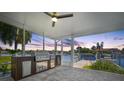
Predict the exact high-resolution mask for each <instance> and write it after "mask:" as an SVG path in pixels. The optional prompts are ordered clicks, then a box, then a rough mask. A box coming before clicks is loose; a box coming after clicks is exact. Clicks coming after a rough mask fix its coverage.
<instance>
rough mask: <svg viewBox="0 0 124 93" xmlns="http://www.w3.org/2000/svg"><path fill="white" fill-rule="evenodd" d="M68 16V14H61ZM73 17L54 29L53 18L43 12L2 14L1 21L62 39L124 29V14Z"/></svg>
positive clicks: (58, 23)
mask: <svg viewBox="0 0 124 93" xmlns="http://www.w3.org/2000/svg"><path fill="white" fill-rule="evenodd" d="M59 14H68V13H64V12H63V13H59ZM73 15H74V16H73V17H70V18H64V19H59V20H58V22H57V23H56V25H55V27H52V26H51V25H52V21H51V18H50V17H49V16H48V15H46V14H44V13H43V12H28V13H26V12H25V13H23V12H9V13H6V12H4V13H3V12H1V13H0V21H3V22H6V23H8V24H11V25H15V26H17V27H20V28H23V25H24V24H25V25H24V26H25V29H26V30H29V31H31V32H35V33H38V34H40V35H43V33H44V34H45V36H48V37H49V38H53V39H61V38H67V37H71V36H74V37H78V36H83V35H91V34H99V33H104V32H110V31H116V30H120V29H124V13H122V12H121V13H119V12H96V13H95V12H74V13H73Z"/></svg>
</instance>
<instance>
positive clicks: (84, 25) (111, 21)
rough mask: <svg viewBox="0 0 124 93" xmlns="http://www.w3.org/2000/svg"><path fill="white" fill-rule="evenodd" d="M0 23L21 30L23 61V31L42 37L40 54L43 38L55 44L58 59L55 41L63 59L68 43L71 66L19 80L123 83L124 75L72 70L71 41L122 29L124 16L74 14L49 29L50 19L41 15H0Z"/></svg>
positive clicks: (122, 14)
mask: <svg viewBox="0 0 124 93" xmlns="http://www.w3.org/2000/svg"><path fill="white" fill-rule="evenodd" d="M58 14H59V15H64V14H68V13H65V12H62V13H58ZM0 21H2V22H5V23H7V24H11V25H14V26H16V27H18V28H22V29H23V43H22V51H23V54H22V56H23V57H26V55H25V31H26V30H28V31H31V32H35V33H37V34H39V35H42V36H43V51H45V42H44V41H45V37H49V38H51V39H53V40H55V55H57V54H56V52H57V41H61V56H62V55H63V43H62V42H63V39H66V38H70V39H71V62H70V64H69V65H68V66H58V67H56V68H53V69H51V70H48V71H45V72H42V73H39V74H36V75H33V76H30V77H27V78H25V79H22V80H28V81H30V80H38V81H39V80H124V75H119V74H113V73H109V72H102V71H93V70H82V69H78V68H73V63H74V55H75V53H74V38H75V37H79V36H86V35H92V34H99V33H105V32H111V31H116V30H121V29H124V13H119V12H118V13H114V12H113V13H112V12H111V13H105V12H103V13H95V12H93V13H92V12H89V13H87V12H82V13H81V12H74V13H73V17H70V18H64V19H60V20H58V21H57V22H56V25H55V27H52V26H51V22H52V21H51V18H50V17H49V16H47V15H46V14H45V13H43V12H41V13H37V12H36V13H35V12H34V13H33V12H32V13H30V12H28V13H26V12H25V13H23V12H20V13H16V12H11V13H2V12H1V13H0ZM61 61H62V60H61ZM61 65H62V64H61Z"/></svg>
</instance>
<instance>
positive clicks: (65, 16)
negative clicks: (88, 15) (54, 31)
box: [44, 12, 73, 27]
mask: <svg viewBox="0 0 124 93" xmlns="http://www.w3.org/2000/svg"><path fill="white" fill-rule="evenodd" d="M44 13H45V14H47V15H48V16H50V17H51V18H52V27H54V26H55V23H56V22H57V20H58V19H62V18H67V17H73V14H64V15H58V13H57V12H53V13H49V12H44Z"/></svg>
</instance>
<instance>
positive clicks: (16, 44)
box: [15, 40, 18, 50]
mask: <svg viewBox="0 0 124 93" xmlns="http://www.w3.org/2000/svg"><path fill="white" fill-rule="evenodd" d="M17 47H18V43H17V41H16V40H15V50H17Z"/></svg>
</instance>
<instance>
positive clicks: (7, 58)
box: [0, 56, 11, 70]
mask: <svg viewBox="0 0 124 93" xmlns="http://www.w3.org/2000/svg"><path fill="white" fill-rule="evenodd" d="M4 62H11V57H10V56H0V64H1V63H4ZM7 69H8V70H10V69H11V64H10V65H9V66H8V68H7Z"/></svg>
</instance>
